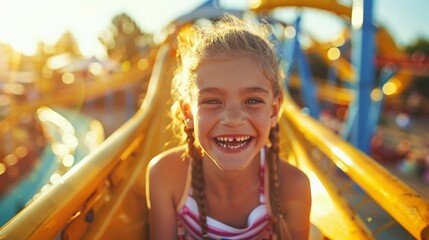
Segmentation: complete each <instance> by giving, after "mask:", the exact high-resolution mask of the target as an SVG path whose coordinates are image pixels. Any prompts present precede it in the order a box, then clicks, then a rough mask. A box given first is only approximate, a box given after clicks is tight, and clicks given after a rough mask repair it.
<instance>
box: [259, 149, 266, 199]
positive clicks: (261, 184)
mask: <svg viewBox="0 0 429 240" xmlns="http://www.w3.org/2000/svg"><path fill="white" fill-rule="evenodd" d="M259 159H260V161H259V162H260V166H259V202H260V203H265V147H263V148H261V151H260V157H259Z"/></svg>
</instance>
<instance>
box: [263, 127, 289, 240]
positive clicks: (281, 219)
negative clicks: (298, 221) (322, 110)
mask: <svg viewBox="0 0 429 240" xmlns="http://www.w3.org/2000/svg"><path fill="white" fill-rule="evenodd" d="M269 139H270V143H271V147H270V149H269V152H268V165H269V168H270V204H271V210H272V214H273V217H274V221H273V224H274V226H273V227H274V231H275V233H276V235H277V238H278V239H282V240H291V239H292V238H291V236H290V233H289V230H288V227H287V224H286V221H285V216H284V212H283V206H282V202H281V196H280V187H281V179H280V158H279V154H280V146H279V125H278V124H277V125H276V126H275V127H273V128H272V129H271V131H270V135H269Z"/></svg>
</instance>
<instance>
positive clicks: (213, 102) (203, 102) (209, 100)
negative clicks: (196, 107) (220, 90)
mask: <svg viewBox="0 0 429 240" xmlns="http://www.w3.org/2000/svg"><path fill="white" fill-rule="evenodd" d="M201 103H202V104H210V105H212V104H220V101H219V100H217V99H207V100H204V101H202V102H201Z"/></svg>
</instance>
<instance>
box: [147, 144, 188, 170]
mask: <svg viewBox="0 0 429 240" xmlns="http://www.w3.org/2000/svg"><path fill="white" fill-rule="evenodd" d="M184 152H185V148H184V147H183V146H180V147H176V148H172V149H169V150H166V151H164V152H162V153H160V154H158V155H157V156H155V157H154V158H152V159H151V160H150V162H149V166H148V169H149V172H155V173H158V172H161V173H163V172H164V171H171V169H175V171H176V170H179V169H176V167H178V168H181V167H184V166H186V164H184V163H185V162H187V161H186V159H184V158H183V157H182V156H183V153H184Z"/></svg>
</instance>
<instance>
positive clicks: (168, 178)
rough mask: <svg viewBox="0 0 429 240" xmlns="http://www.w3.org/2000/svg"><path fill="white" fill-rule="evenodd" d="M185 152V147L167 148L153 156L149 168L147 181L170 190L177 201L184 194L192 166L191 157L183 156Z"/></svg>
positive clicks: (159, 187)
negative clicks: (189, 169)
mask: <svg viewBox="0 0 429 240" xmlns="http://www.w3.org/2000/svg"><path fill="white" fill-rule="evenodd" d="M184 153H185V147H176V148H172V149H169V150H166V151H164V152H162V153H160V154H158V155H157V156H155V157H154V158H152V159H151V160H150V162H149V165H148V169H147V181H149V182H152V183H151V185H153V186H154V187H155V186H156V188H157V189H162V191H167V192H170V194H172V195H173V199H174V201H175V203H178V202H179V201H180V198H181V196H182V194H183V191H184V189H185V183H186V179H187V174H188V168H189V167H190V166H189V165H190V164H189V162H190V161H189V159H188V158H185V157H183V155H184Z"/></svg>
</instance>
